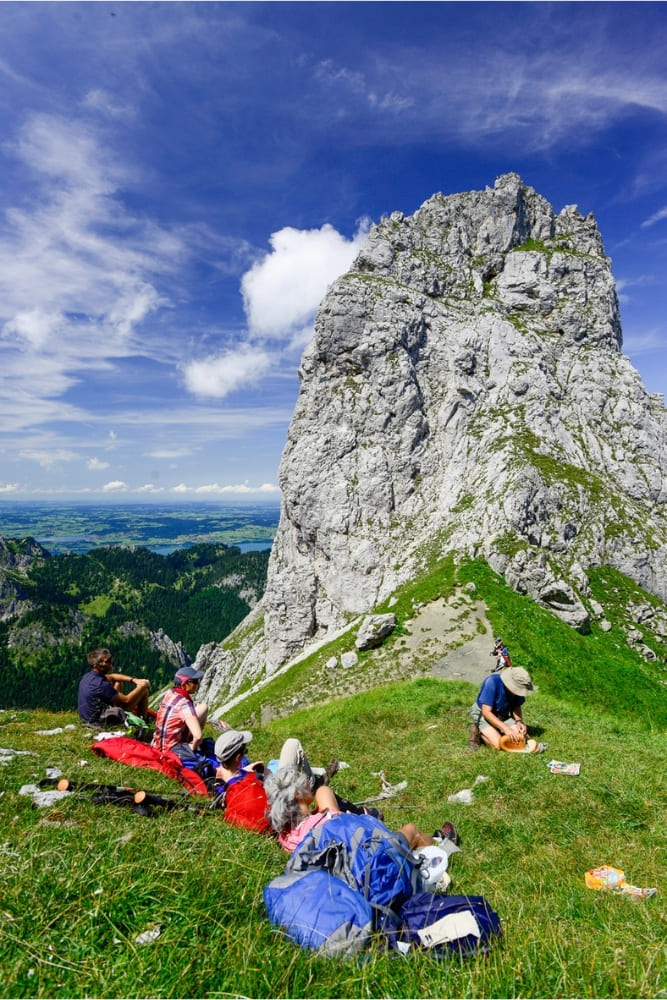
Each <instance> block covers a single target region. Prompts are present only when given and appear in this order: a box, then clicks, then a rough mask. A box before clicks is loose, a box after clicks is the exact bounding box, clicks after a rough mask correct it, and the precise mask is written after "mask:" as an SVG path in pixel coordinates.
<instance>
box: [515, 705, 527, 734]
mask: <svg viewBox="0 0 667 1000" xmlns="http://www.w3.org/2000/svg"><path fill="white" fill-rule="evenodd" d="M512 716H513V717H514V720H515V723H516V724H515V725H514V726H513V727H512V728H513V729H518V730H519V732H520V733H521V735H522V736H524V737H525V736H527V735H528V727H527V726H526V723H525V722H524V721H523V713H522V711H521V706H520V705H519V706H518V708H515V709H514V710H513V712H512Z"/></svg>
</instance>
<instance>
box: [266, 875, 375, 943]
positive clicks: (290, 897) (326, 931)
mask: <svg viewBox="0 0 667 1000" xmlns="http://www.w3.org/2000/svg"><path fill="white" fill-rule="evenodd" d="M264 903H265V905H266V909H267V911H268V914H269V920H270V921H271V923H272V924H275V925H276V926H278V927H281V928H282V929H283V930H284V931H285V933H286V934H287V936H288V937H289V938H291V940H292V941H294V942H295V943H296V944H299V945H301V946H302V947H303V948H312V949H314V950H315V951H321V952H322V953H323V954H325V955H328V956H330V957H333V956H337V957H342V956H349V955H356V954H357V953H358V952H360V951H361V950H362V948H364V947H365V946H366V945H367V944H368V942H369V939H370V936H371V932H372V930H373V909H372V907H371V906H370V904H369V903H368V902H367V900H365V899H364V897H363V896H362V895H361V893H360V892H357V891H356V890H355V889H352V888H350V886H349V885H347V883H346V882H343V881H342V879H339V878H335V877H334V876H333V875H329V873H328V872H326V871H324V869H322V868H313V869H310V870H309V871H304V872H295V873H291V874H286V875H279V876H278V878H274V879H273V881H271V882H269V884H268V885H267V887H266V889H265V890H264Z"/></svg>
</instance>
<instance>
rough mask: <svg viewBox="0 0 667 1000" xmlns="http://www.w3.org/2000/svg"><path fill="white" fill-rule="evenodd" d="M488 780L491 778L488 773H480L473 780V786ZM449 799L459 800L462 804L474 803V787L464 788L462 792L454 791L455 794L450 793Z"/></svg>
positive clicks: (449, 800)
mask: <svg viewBox="0 0 667 1000" xmlns="http://www.w3.org/2000/svg"><path fill="white" fill-rule="evenodd" d="M488 780H489V778H488V775H486V774H478V775H477V777H476V778H475V780H474V782H473V786H472V787H473V788H474V787H475V785H479V784H480V783H481V782H482V781H488ZM447 801H448V802H457V803H458V804H459V805H462V806H469V805H472V801H473V794H472V788H462V789H461V791H460V792H454V794H453V795H448V796H447Z"/></svg>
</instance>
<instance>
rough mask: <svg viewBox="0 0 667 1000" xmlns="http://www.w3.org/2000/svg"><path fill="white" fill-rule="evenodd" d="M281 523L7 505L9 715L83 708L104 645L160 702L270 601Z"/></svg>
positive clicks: (2, 591) (2, 539)
mask: <svg viewBox="0 0 667 1000" xmlns="http://www.w3.org/2000/svg"><path fill="white" fill-rule="evenodd" d="M277 522H278V510H277V509H275V508H273V507H269V506H260V505H257V506H253V507H250V506H238V507H222V506H221V505H216V504H206V505H204V504H198V505H195V504H192V505H183V506H178V507H177V506H167V505H165V506H161V507H157V506H154V505H148V504H143V505H142V504H134V505H130V504H127V505H126V504H123V505H114V506H111V505H109V506H102V505H99V506H93V505H90V506H85V507H84V506H78V505H62V506H61V505H55V504H53V505H50V504H34V505H32V504H30V505H28V504H3V505H0V677H1V678H2V691H3V693H2V698H1V699H0V705H1V706H2V707H23V708H33V707H39V706H43V707H49V708H52V709H56V710H57V709H67V708H72V707H73V706H74V705H75V703H76V690H77V687H78V682H79V679H80V677H81V674H82V672H83V670H84V669H85V656H86V653H87V651H88V650H89V649H90V648H92V647H93V646H99V645H104V646H109V647H110V648H112V650H113V652H114V656H115V658H116V662H117V663H118V664H119V668H120V669H121V670H123V671H124V672H126V673H130V674H132V675H137V676H146V677H149V678H150V680H151V684H152V688H153V690H154V691H157V690H159V688H160V687H161V686H164V685H165V684H167V683H169V681H170V679H171V677H172V676H173V673H174V671H175V669H176V668H177V667H178V666H179V665H180V664H181V663H183V662H190V660H192V659H194V657H195V656H196V654H197V651H198V649H199V647H200V645H202V644H204V643H217V642H220V641H222V640H223V639H224V638H225V637H226V636H227V635H228V634H229V633H230V632H231V631H232V630H233V629H234V628H235V627H236V625H238V623H239V622H240V621H242V620H243V619H244V617H245V616H246V615H247V614H248V612H249V611H250V610H251V609H252V608H253V607H254V606H255V605H256V603H257V602H258V601H259V600H260V598H261V597H262V594H263V592H264V589H265V586H266V573H267V566H268V561H269V551H270V547H271V541H272V538H273V535H274V533H275V529H276V525H277Z"/></svg>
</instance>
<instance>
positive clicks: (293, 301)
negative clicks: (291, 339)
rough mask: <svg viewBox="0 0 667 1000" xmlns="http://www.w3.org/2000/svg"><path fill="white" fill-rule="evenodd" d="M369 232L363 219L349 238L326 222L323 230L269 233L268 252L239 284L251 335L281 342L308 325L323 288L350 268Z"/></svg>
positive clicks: (289, 228)
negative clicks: (272, 338) (269, 246)
mask: <svg viewBox="0 0 667 1000" xmlns="http://www.w3.org/2000/svg"><path fill="white" fill-rule="evenodd" d="M368 229H369V223H368V221H367V220H364V221H363V222H362V223H361V225H360V226H359V229H358V230H357V232H356V234H355V235H354V237H353V238H352V239H351V240H348V239H346V238H345V237H344V236H342V235H341V234H340V233H339V232H338V231H337V230H336V229H334V227H333V226H330V225H329V224H325V225H324V226H322V228H321V229H293V228H292V227H291V226H287V227H285V228H284V229H280V230H279V231H278V232H276V233H273V234H272V235H271V237H270V239H269V242H270V244H271V248H272V249H271V252H270V253H267V254H266V255H265V256H264V257H263V258H262V260H260V261H257V262H256V263H255V264H253V266H252V267H251V268H250V270H249V271H247V272H246V273H245V274H244V276H243V278H242V280H241V292H242V294H243V302H244V306H245V311H246V316H247V318H248V326H249V328H250V330H251V332H252V333H253V334H255V335H257V336H260V337H278V338H283V337H285V336H287V335H288V334H290V333H291V332H292V331H295V330H296V329H298V328H303V327H304V326H306V324H307V323H308V321H309V320H311V319H312V317H313V315H314V313H315V311H316V310H317V307H318V306H319V304H320V302H321V301H322V299H323V297H324V294H325V292H326V290H327V287H328V286H329V285H330V284H331V282H332V281H334V280H335V279H336V278H338V277H339V276H340V275H341V274H343V273H344V272H345V271H347V269H348V268H349V267H350V265H351V264H352V261H353V260H354V258H355V257H356V255H357V254H358V252H359V250H360V249H361V247H362V246H363V244H364V243H365V241H366V236H367V235H368Z"/></svg>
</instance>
